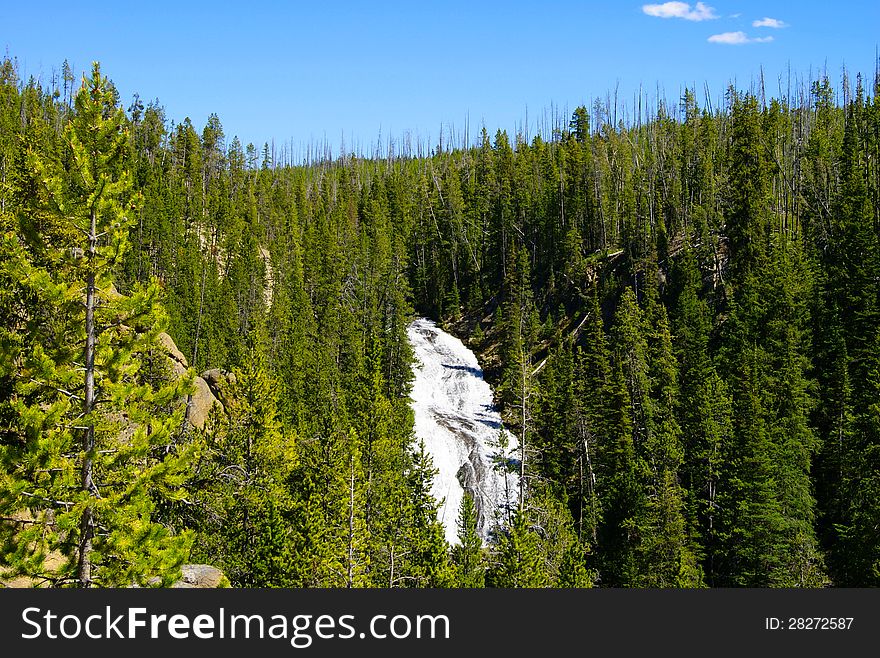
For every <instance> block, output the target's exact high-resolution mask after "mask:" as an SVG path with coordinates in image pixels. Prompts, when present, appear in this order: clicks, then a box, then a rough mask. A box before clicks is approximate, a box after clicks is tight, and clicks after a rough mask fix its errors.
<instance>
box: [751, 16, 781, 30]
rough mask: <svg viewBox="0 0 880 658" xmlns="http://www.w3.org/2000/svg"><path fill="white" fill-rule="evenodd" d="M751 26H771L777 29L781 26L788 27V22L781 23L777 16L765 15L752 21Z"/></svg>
mask: <svg viewBox="0 0 880 658" xmlns="http://www.w3.org/2000/svg"><path fill="white" fill-rule="evenodd" d="M752 27H772V28H776V29H777V30H778V29H779V28H782V27H788V23H783V22H782V21H781V20H779V19H778V18H768V17H767V16H765V17H764V18H762V19H760V20H757V21H752Z"/></svg>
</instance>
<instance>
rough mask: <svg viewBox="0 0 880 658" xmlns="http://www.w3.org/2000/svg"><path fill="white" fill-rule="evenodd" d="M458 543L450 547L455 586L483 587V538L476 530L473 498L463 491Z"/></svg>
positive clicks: (484, 577) (484, 574) (484, 576)
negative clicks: (453, 565)
mask: <svg viewBox="0 0 880 658" xmlns="http://www.w3.org/2000/svg"><path fill="white" fill-rule="evenodd" d="M458 541H459V543H458V545H456V546H453V547H452V561H453V563H454V564H455V584H456V587H471V588H473V587H483V586H484V585H485V582H486V570H485V567H484V566H483V540H482V538H481V537H480V535H479V533H478V532H477V510H476V508H475V507H474V499H473V497H472V496H470V495H468V494H467V493H465V495H464V496H463V497H462V499H461V508H460V509H459V511H458Z"/></svg>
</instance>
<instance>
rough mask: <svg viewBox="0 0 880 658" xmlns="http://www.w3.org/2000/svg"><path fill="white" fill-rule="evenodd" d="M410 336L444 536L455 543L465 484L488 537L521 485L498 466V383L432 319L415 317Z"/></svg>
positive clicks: (418, 424) (419, 418) (419, 424)
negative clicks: (495, 396)
mask: <svg viewBox="0 0 880 658" xmlns="http://www.w3.org/2000/svg"><path fill="white" fill-rule="evenodd" d="M407 334H408V336H409V341H410V344H411V345H412V347H413V351H414V353H415V357H416V365H415V367H414V371H415V380H414V382H413V392H412V406H413V411H414V412H415V430H416V437H417V438H418V439H421V440H423V441H424V442H425V448H426V449H427V450H428V452H429V453H430V454H431V457H432V458H433V461H434V467H435V468H436V469H438V471H439V472H438V474H437V475H436V477H435V478H434V488H433V490H432V493H433V494H434V496H435V497H436V498H437V500H438V501H440V502H441V505H440V510H439V516H440V520H441V521H442V522H443V524H444V526H445V528H446V538H447V540H448V541H449V542H451V543H456V542H457V528H456V520H457V519H458V511H459V507H460V505H461V500H462V496H463V493H464V491H465V490H466V491H468V492H470V494H471V495H472V496H473V498H474V503H475V506H476V510H477V529H478V530H479V532H480V535H481V536H482V537H483V539H486V538H487V537H488V534H489V532H490V530H491V529H492V527H493V526H494V525H495V524H496V523H498V522H499V521H502V522H503V520H504V519H503V516H504V510H505V509H506V508H507V506H508V502H509V501H512V500H514V499H515V498H516V488H517V478H516V475H514V474H505V473H504V472H503V471H502V470H501V469H498V468H496V467H495V463H496V462H497V461H499V459H498V457H499V456H500V455H499V448H498V446H497V442H498V438H499V432H500V430H501V417H500V415H499V414H498V412H497V411H496V410H495V408H494V406H493V402H492V389H491V388H490V387H489V384H487V383H486V382H485V380H484V379H483V371H482V370H481V369H480V366H479V364H478V363H477V357H476V356H474V354H473V352H471V351H470V350H469V349H468V348H467V347H465V346H464V344H463V343H462V342H461V341H460V340H458V339H457V338H455V337H453V336H450V335H449V334H447V333H446V332H444V331H443V330H442V329H439V328H438V327H437V326H436V325H435V324H434V323H433V322H432V321H431V320H426V319H424V318H420V319H418V320H415V321H414V322H413V323H412V324H410V326H409V328H408V330H407ZM507 437H508V441H509V442H510V445H509V446H508V448H507V455H508V456H510V455H511V454H512V453H513V451H514V449H515V447H516V439H515V438H514V437H513V436H512V435H510V434H509V433H508V434H507Z"/></svg>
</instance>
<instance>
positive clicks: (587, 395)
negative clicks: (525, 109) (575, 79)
mask: <svg viewBox="0 0 880 658" xmlns="http://www.w3.org/2000/svg"><path fill="white" fill-rule="evenodd" d="M95 79H96V80H99V83H94V82H91V83H89V84H90V86H89V85H87V88H86V91H85V92H81V94H79V95H77V98H76V101H74V99H73V90H72V85H71V81H72V75H70V70H69V67H67V68H66V69H65V73H64V75H63V80H62V82H63V85H64V86H63V88H62V89H58V90H57V91H58V93H57V94H56V93H55V91H56V90H54V89H47V88H43V87H41V86H40V85H39V84H38V83H37V82H35V81H30V82H28V83H26V84H25V83H23V82H22V81H20V80H18V78H17V75H16V71H15V66H14V63H13V62H11V61H9V60H5V61H4V62H3V63H2V66H0V232H2V236H3V237H2V240H3V244H2V256H0V304H2V307H3V308H4V310H5V311H6V313H5V314H4V315H3V317H0V460H2V463H3V471H2V479H0V483H2V487H0V491H2V494H0V515H2V516H3V517H4V518H6V519H7V520H4V521H2V525H0V534H2V540H3V542H4V544H3V546H4V551H3V560H4V562H3V566H4V569H6V570H7V571H8V572H9V573H10V574H15V573H18V574H28V575H33V576H37V577H43V578H46V579H48V580H46V581H45V582H48V583H56V584H69V583H73V582H74V581H75V580H76V575H75V572H76V571H78V567H79V565H78V564H77V562H78V561H79V560H78V553H81V552H82V550H81V549H82V546H81V545H82V544H83V542H81V541H80V539H81V537H82V536H83V535H82V533H81V531H80V529H79V528H80V524H81V522H82V521H83V519H85V521H86V522H87V523H86V525H87V526H88V527H91V522H90V521H89V518H88V517H89V515H90V514H94V518H95V520H96V523H97V525H94V527H95V528H99V527H100V528H106V529H108V530H107V532H104V531H103V530H102V531H101V532H99V533H97V534H96V535H95V537H94V541H93V545H92V548H91V549H89V550H90V551H91V553H92V554H93V559H94V564H95V570H94V582H95V583H97V584H115V583H119V584H127V583H130V582H142V583H146V582H148V581H149V578H151V577H152V575H158V576H159V577H160V580H161V581H162V582H168V580H169V579H170V578H172V577H173V574H174V571H175V570H176V566H177V565H178V564H179V562H180V560H182V559H183V557H184V556H185V554H186V548H187V545H188V542H189V541H191V538H192V535H193V534H195V535H196V536H197V537H198V542H197V544H196V545H195V546H196V547H195V550H196V555H197V556H198V559H199V560H203V561H206V562H213V563H216V564H218V565H220V566H222V567H223V568H224V569H225V570H226V571H227V572H228V574H229V577H230V579H231V581H232V583H233V584H236V585H266V586H276V585H277V586H382V587H388V586H392V587H398V586H448V585H454V584H458V585H466V586H480V585H482V584H486V585H490V586H517V587H519V586H526V587H544V586H567V587H581V586H589V585H591V584H593V583H596V584H599V585H602V586H644V587H686V586H701V585H703V584H709V585H751V586H822V585H825V584H828V583H829V582H830V583H833V584H836V585H856V586H861V585H876V584H878V573H880V567H878V565H880V557H878V556H880V544H878V542H880V535H878V533H877V532H876V527H877V523H878V518H880V511H878V510H880V494H878V489H880V485H878V478H877V475H876V474H877V473H878V471H880V465H878V459H880V458H878V455H880V449H878V446H880V420H878V419H880V407H878V405H877V400H878V395H880V374H878V373H880V356H878V355H880V340H878V335H880V302H878V300H880V290H878V281H880V260H878V258H880V256H878V254H880V244H878V232H877V226H878V222H880V214H878V209H877V199H878V198H880V197H878V181H877V176H876V166H875V165H874V163H876V162H877V160H878V157H880V140H878V135H880V131H878V129H877V127H878V121H880V101H878V98H877V96H876V94H875V95H874V96H873V97H871V96H870V95H867V94H866V93H865V90H864V89H863V87H862V85H861V81H860V80H858V81H857V83H856V85H855V89H854V90H850V91H848V92H847V93H845V94H843V98H844V99H845V102H844V104H843V105H842V106H839V105H837V104H836V103H835V92H834V90H833V89H832V88H831V86H830V84H829V82H828V80H827V79H820V80H816V81H814V82H813V83H812V84H811V86H810V88H809V89H804V90H803V93H802V94H795V95H794V96H793V97H792V98H799V99H802V102H800V101H798V102H796V101H794V100H792V99H785V100H776V99H768V100H767V101H766V102H764V100H763V99H761V100H760V101H759V99H758V98H756V97H755V96H754V95H753V94H748V93H741V92H738V91H736V90H733V89H731V91H730V92H729V94H728V96H727V103H726V105H724V106H722V107H715V108H701V107H700V106H699V105H698V103H697V100H696V96H695V94H694V93H693V91H691V90H686V91H685V92H684V94H683V98H682V103H681V107H680V112H679V113H678V114H677V115H676V114H674V113H670V111H669V109H668V108H667V107H664V106H663V105H661V106H658V107H657V108H656V111H655V112H654V114H653V116H649V117H647V118H644V116H645V115H640V116H641V117H642V118H641V119H640V120H639V121H638V122H637V123H634V124H631V125H627V124H626V123H625V122H617V120H616V118H615V117H614V116H613V113H612V112H611V111H610V108H606V107H603V106H602V104H601V103H597V104H595V105H594V106H592V107H591V108H590V111H589V112H588V109H587V108H586V107H579V108H577V109H576V110H575V112H574V113H573V115H572V116H571V117H570V121H565V120H560V121H558V122H557V125H558V126H559V127H558V128H557V129H555V131H554V132H553V134H551V135H541V136H536V137H534V138H533V139H531V140H530V141H529V140H527V139H526V138H525V137H524V136H523V135H509V134H507V133H505V132H503V131H498V132H497V133H495V134H494V135H492V134H491V133H490V132H489V131H488V130H486V129H483V131H482V133H481V135H480V136H479V138H478V140H477V142H476V143H475V144H473V145H467V144H465V145H460V146H458V147H456V148H446V147H445V146H444V148H440V149H437V150H436V151H435V152H433V153H431V155H430V156H425V157H421V156H416V155H415V154H414V153H412V152H410V151H409V150H407V148H408V147H407V148H405V149H404V150H403V152H401V153H396V154H389V156H388V157H387V158H377V159H372V160H370V159H365V158H362V157H359V156H356V155H353V154H346V155H345V156H343V157H339V158H336V159H333V158H329V157H328V158H323V157H322V159H321V160H320V162H318V161H313V162H307V163H304V164H292V163H290V162H289V160H288V158H289V156H288V155H284V154H283V153H278V152H275V151H274V149H271V148H270V147H269V146H268V144H267V145H264V146H263V147H262V149H260V148H258V147H255V146H254V145H246V146H244V147H243V146H242V144H241V143H240V141H239V140H238V139H237V138H235V137H233V138H232V139H231V140H229V141H227V136H226V135H225V133H224V130H223V126H222V124H221V122H220V120H219V118H218V117H217V115H211V117H210V118H209V120H208V122H207V125H205V126H204V127H197V126H195V125H193V123H192V121H191V120H190V119H184V120H183V121H182V122H179V123H177V124H176V125H166V117H165V115H164V110H163V109H162V107H161V106H160V105H159V104H158V102H151V103H147V104H145V103H143V102H142V101H141V100H140V98H135V99H134V101H133V102H132V104H131V108H130V118H128V119H127V118H125V117H124V115H123V113H122V112H121V110H119V109H118V103H117V100H118V99H117V98H116V92H115V90H114V89H113V88H112V85H110V84H109V83H107V82H106V81H104V79H103V78H100V79H99V78H98V77H97V75H96V78H95ZM798 103H800V104H798ZM566 126H567V128H566ZM129 135H131V137H130V138H129ZM92 210H95V219H96V231H95V234H96V235H97V234H100V238H99V239H97V240H95V241H94V244H93V245H92V244H89V240H87V239H85V237H84V236H85V235H86V234H87V233H88V232H89V229H90V226H88V224H89V223H90V220H91V216H92V214H93V213H92ZM92 247H94V249H92ZM90 277H93V279H94V280H93V283H90V281H91V280H92V279H90ZM111 284H112V285H111ZM89 289H91V290H92V291H93V293H94V295H93V300H97V302H98V303H97V305H96V306H94V309H93V310H94V316H95V318H94V319H95V327H96V332H95V336H96V342H95V351H94V355H95V374H96V383H97V386H96V388H95V393H96V396H97V402H98V403H97V404H95V405H94V406H93V407H92V408H91V409H89V410H86V408H85V406H84V399H85V398H86V397H87V396H86V395H85V393H84V391H85V387H86V384H85V375H84V372H83V369H84V368H85V360H86V359H85V344H84V341H85V336H86V332H85V329H84V326H85V313H84V309H83V304H82V302H83V299H84V297H87V296H88V290H89ZM84 291H85V292H84ZM117 291H118V292H117ZM120 293H121V294H120ZM160 301H161V303H162V305H164V307H165V308H166V309H167V315H166V312H163V310H162V307H161V305H160ZM414 309H415V310H417V311H418V312H419V313H422V314H426V315H430V316H432V317H434V318H435V319H438V320H443V321H446V322H447V323H448V326H451V327H454V328H456V329H457V330H458V329H460V328H461V327H475V329H474V332H473V334H472V336H471V340H470V345H471V346H472V348H474V349H475V350H476V351H478V352H479V356H480V358H481V361H482V362H483V363H484V366H485V371H486V376H487V378H488V379H489V380H490V382H491V383H492V384H493V385H494V386H495V388H496V393H497V398H498V402H499V406H500V407H501V411H502V416H503V419H504V424H505V427H507V428H508V429H509V430H510V431H511V432H512V433H513V434H514V435H516V436H517V438H518V440H519V443H520V446H521V451H520V454H519V455H518V457H520V459H519V460H518V464H517V466H518V467H519V468H520V469H521V475H522V476H523V477H522V478H521V481H522V483H523V490H522V495H521V496H520V497H519V501H518V503H519V504H518V505H517V508H518V509H517V510H516V513H515V514H513V516H512V518H511V519H510V520H509V521H510V522H509V523H508V524H507V526H506V527H504V528H501V529H500V530H499V533H498V536H497V538H495V539H492V540H490V541H488V542H487V543H486V544H485V545H484V544H483V542H482V541H481V540H480V538H479V537H477V536H476V534H475V532H474V530H473V520H472V518H471V516H472V511H469V510H468V509H467V504H465V506H464V507H463V509H462V510H461V519H460V522H461V532H462V534H461V537H460V540H461V541H460V545H458V546H456V547H455V548H454V549H453V548H451V547H448V546H447V545H446V544H445V542H444V539H443V532H442V528H441V526H440V524H439V522H438V521H437V518H436V501H434V500H433V498H432V497H431V496H430V493H429V492H430V490H431V486H430V485H431V479H432V477H433V468H432V466H431V464H430V459H429V458H428V456H427V455H425V454H424V451H423V450H422V449H420V447H419V446H418V443H417V440H416V437H415V436H414V435H413V431H412V430H413V421H412V415H411V412H410V411H409V407H408V391H409V386H410V381H411V365H412V354H411V351H410V348H409V345H408V343H407V340H406V326H407V324H408V322H409V320H410V319H411V318H412V316H413V312H414ZM164 329H167V331H168V332H169V333H170V334H171V335H172V336H173V337H174V339H175V341H176V344H177V345H178V346H180V348H181V350H182V351H183V353H184V354H185V355H186V357H187V358H188V359H189V361H190V362H191V363H192V365H193V367H194V368H195V369H196V370H197V371H201V370H203V369H205V368H208V367H217V368H222V369H224V370H226V371H231V372H234V373H236V383H235V384H234V385H232V386H230V387H228V390H226V391H225V392H224V394H223V395H221V398H222V399H221V402H222V403H223V408H222V409H218V411H217V412H216V413H215V415H214V417H213V418H211V419H210V420H209V422H208V424H207V425H206V427H205V429H204V430H200V431H197V430H194V429H192V428H189V429H187V430H186V431H185V432H181V431H180V429H181V427H185V425H183V422H182V419H181V417H180V413H181V411H180V409H181V405H180V398H181V397H183V396H184V395H185V386H186V381H185V380H184V381H180V382H176V383H173V384H171V383H169V381H170V379H171V378H170V377H169V373H168V372H166V370H167V368H166V365H165V363H166V362H165V356H164V353H163V350H161V349H160V348H159V347H158V346H157V343H156V337H157V334H158V333H159V332H160V331H162V330H164ZM82 428H93V433H94V439H95V445H94V448H89V447H87V444H88V441H87V440H86V439H87V437H86V436H85V435H86V434H89V436H91V432H92V430H88V432H86V430H83V429H82ZM120 437H124V439H122V438H120ZM184 437H185V438H184ZM89 460H90V463H91V469H92V472H93V474H92V481H93V482H94V483H95V486H96V487H97V489H98V492H99V493H100V497H98V496H97V495H94V494H95V492H94V490H93V489H91V487H90V486H86V487H85V488H84V486H83V479H82V478H83V476H82V472H83V468H82V467H83V464H85V463H86V462H87V461H89ZM8 519H12V521H9V520H8ZM157 520H158V521H160V522H161V524H157V523H156V521H157ZM114 524H115V525H114ZM123 527H127V528H130V529H134V531H126V532H121V531H119V532H116V531H114V530H112V529H111V528H123ZM132 538H137V540H138V543H136V544H135V543H132V541H133V539H132ZM50 555H51V556H53V557H51V558H50V559H47V558H49V556H50ZM59 555H61V556H63V560H62V562H61V563H59V562H58V561H57V560H56V559H55V558H56V557H57V556H59ZM102 574H103V575H102Z"/></svg>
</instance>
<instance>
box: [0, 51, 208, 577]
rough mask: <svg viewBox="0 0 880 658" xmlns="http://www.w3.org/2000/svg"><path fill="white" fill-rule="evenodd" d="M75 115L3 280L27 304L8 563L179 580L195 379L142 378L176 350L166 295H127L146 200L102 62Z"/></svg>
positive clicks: (7, 444) (16, 371)
mask: <svg viewBox="0 0 880 658" xmlns="http://www.w3.org/2000/svg"><path fill="white" fill-rule="evenodd" d="M74 105H75V112H74V113H73V115H72V116H71V117H70V119H69V121H68V123H67V125H66V126H65V128H64V132H63V143H64V153H63V156H62V158H60V159H58V160H56V159H54V158H52V157H51V155H44V154H41V153H38V152H34V151H31V152H29V153H28V154H27V163H28V167H29V169H30V170H31V171H32V172H33V178H32V185H30V186H27V187H25V188H23V189H22V192H23V194H33V195H34V196H27V197H24V198H22V199H21V201H22V203H21V214H20V215H19V217H18V231H17V232H16V233H11V232H10V233H6V234H5V235H4V236H3V238H2V239H3V250H2V253H3V254H4V256H3V260H2V272H3V275H2V276H3V278H4V280H5V282H6V283H7V284H8V285H11V286H13V287H14V289H15V290H16V291H17V293H18V299H19V301H18V303H17V304H16V305H15V306H14V307H12V308H10V309H9V311H10V314H11V316H12V318H14V320H13V321H12V322H10V323H9V324H7V327H8V329H7V330H5V332H4V333H5V335H4V337H3V342H4V345H6V346H8V347H7V349H4V353H5V354H6V355H7V356H6V357H5V358H4V359H3V360H2V368H3V371H4V372H3V373H2V375H0V378H2V379H4V380H6V381H10V380H11V382H12V384H11V387H10V390H9V391H8V393H7V395H6V396H5V397H4V399H3V402H2V405H3V407H4V414H3V415H4V416H7V417H8V418H10V420H11V426H10V427H9V429H8V430H7V431H6V432H5V434H4V439H3V442H2V446H0V462H2V464H3V473H4V475H3V477H2V480H0V516H3V517H4V518H6V519H7V520H10V522H9V523H8V524H4V525H3V526H2V535H3V537H2V541H3V548H4V550H3V551H2V555H3V558H2V559H3V565H2V567H3V570H4V571H6V572H7V573H9V574H12V575H26V576H29V577H31V578H33V579H35V582H36V583H37V584H44V583H48V584H52V585H61V586H63V585H72V584H76V585H78V586H80V587H90V586H93V585H98V586H105V587H106V586H128V585H131V584H135V583H137V584H140V585H146V584H147V583H148V582H159V583H160V584H167V583H169V582H170V581H171V580H172V579H173V578H174V577H175V574H176V573H178V572H179V567H180V564H181V563H182V562H183V561H184V560H185V559H186V556H187V555H188V552H189V547H190V543H191V541H192V536H191V534H190V533H186V532H184V533H180V534H178V535H175V534H173V533H172V532H171V531H170V530H169V529H168V528H166V527H164V526H162V525H160V524H158V523H155V522H153V521H152V520H151V514H152V513H153V510H154V508H155V506H156V501H157V500H162V499H174V498H175V497H178V496H179V495H180V490H179V487H180V485H181V484H182V483H183V481H184V480H185V478H186V477H187V473H188V468H189V466H188V463H189V461H190V458H191V453H192V449H191V448H190V447H187V446H185V445H181V444H178V443H177V435H178V430H179V428H180V426H181V412H182V409H181V410H179V411H176V412H173V413H172V412H171V410H172V409H173V408H174V407H175V406H179V405H177V400H178V399H179V398H180V396H181V394H182V392H183V390H184V386H185V385H186V382H185V381H184V380H181V381H179V382H172V383H168V384H166V385H159V384H151V383H147V382H144V381H143V379H142V377H141V373H140V372H139V371H140V367H141V364H142V363H144V362H145V361H147V360H149V359H151V358H152V357H151V353H161V351H162V350H161V348H160V347H159V343H158V334H159V333H160V332H161V331H162V330H163V329H164V328H165V327H166V326H167V318H166V316H165V314H164V312H163V309H162V307H161V305H160V302H159V297H160V290H159V286H158V284H157V283H156V282H155V281H153V282H151V283H150V284H149V285H146V286H136V287H134V288H132V289H131V290H130V291H129V294H127V295H120V294H119V293H118V292H116V290H115V288H114V286H113V278H114V273H115V270H116V268H117V267H118V266H119V265H120V261H121V258H122V257H123V256H124V254H125V252H126V249H127V248H128V244H129V242H128V232H129V228H130V226H131V223H132V218H133V215H134V213H135V212H136V209H137V206H138V203H139V198H138V196H137V195H136V194H135V193H134V192H133V190H132V180H131V175H130V173H129V170H128V162H127V160H126V157H127V154H128V127H127V124H126V120H125V115H124V113H123V111H122V110H121V109H120V108H118V107H117V106H116V93H115V89H114V88H113V87H112V85H111V84H110V83H109V81H108V80H107V79H106V78H105V77H103V76H102V75H101V72H100V68H99V67H98V65H97V64H95V66H94V67H93V70H92V77H91V78H89V79H85V80H84V82H83V86H82V88H81V89H80V91H79V92H78V93H77V95H76V99H75V103H74ZM58 558H60V559H58ZM153 578H158V581H152V580H151V579H153Z"/></svg>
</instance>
